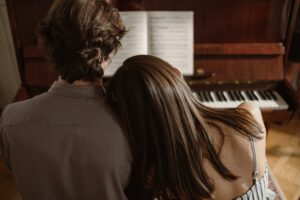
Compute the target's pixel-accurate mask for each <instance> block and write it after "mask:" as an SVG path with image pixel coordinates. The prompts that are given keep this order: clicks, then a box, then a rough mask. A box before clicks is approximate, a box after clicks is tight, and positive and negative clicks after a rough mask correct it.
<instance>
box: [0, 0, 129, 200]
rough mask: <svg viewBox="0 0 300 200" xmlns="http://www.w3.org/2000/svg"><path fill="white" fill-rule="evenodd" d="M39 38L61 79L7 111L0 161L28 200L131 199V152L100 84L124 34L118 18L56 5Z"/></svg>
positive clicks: (98, 7) (108, 11)
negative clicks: (128, 196)
mask: <svg viewBox="0 0 300 200" xmlns="http://www.w3.org/2000/svg"><path fill="white" fill-rule="evenodd" d="M38 33H39V44H40V46H41V47H42V48H43V49H44V50H45V51H46V52H47V55H48V57H49V59H50V60H51V61H52V63H53V66H54V68H55V70H56V71H57V72H58V74H59V75H60V78H59V80H58V81H56V82H54V83H53V85H52V86H51V88H50V89H49V90H48V92H46V93H44V94H41V95H39V96H36V97H34V98H32V99H29V100H26V101H23V102H18V103H14V104H11V105H8V106H7V107H6V108H5V109H4V111H3V113H2V117H1V121H0V159H1V160H3V161H4V163H6V165H7V167H8V168H9V169H11V170H12V172H13V173H14V175H15V177H16V180H17V184H18V188H19V191H20V193H21V196H22V198H23V199H24V200H27V199H28V200H35V199H36V200H44V199H45V200H47V199H57V200H67V199H72V200H76V199H80V200H93V199H102V200H106V199H107V200H110V199H111V200H122V199H126V196H125V192H124V190H125V188H126V186H127V183H128V179H129V175H130V169H131V160H132V158H131V152H130V149H129V146H128V143H127V139H126V137H125V135H124V133H123V132H122V130H121V128H120V125H119V123H118V122H117V120H116V118H115V116H114V115H113V113H112V111H111V110H110V109H109V107H108V105H106V101H105V98H104V91H103V90H102V89H101V87H100V84H99V83H100V80H101V77H102V75H103V70H104V69H105V68H106V66H107V63H108V60H109V57H110V55H111V54H113V53H114V52H116V51H117V49H118V48H119V46H120V39H121V38H122V36H123V35H124V33H125V27H124V25H123V23H122V21H121V19H120V16H119V13H118V11H117V10H116V9H115V8H114V7H113V6H112V5H110V4H109V3H108V2H107V1H105V0H57V1H54V3H53V5H52V6H51V8H50V10H49V12H48V14H47V16H46V17H45V19H44V20H43V21H42V22H41V24H40V26H39V31H38Z"/></svg>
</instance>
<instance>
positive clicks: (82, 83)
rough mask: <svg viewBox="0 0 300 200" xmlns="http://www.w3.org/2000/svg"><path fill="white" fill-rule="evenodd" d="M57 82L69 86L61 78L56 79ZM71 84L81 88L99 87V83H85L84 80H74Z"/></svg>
mask: <svg viewBox="0 0 300 200" xmlns="http://www.w3.org/2000/svg"><path fill="white" fill-rule="evenodd" d="M58 82H60V83H65V84H70V83H68V82H67V81H66V80H64V79H62V78H61V77H59V78H58ZM71 84H72V85H76V86H83V87H84V86H94V85H99V81H95V82H90V81H85V80H76V81H74V82H73V83H71Z"/></svg>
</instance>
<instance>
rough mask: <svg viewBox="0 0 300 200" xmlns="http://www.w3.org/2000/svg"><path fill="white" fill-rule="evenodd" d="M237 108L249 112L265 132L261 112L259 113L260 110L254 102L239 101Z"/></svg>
mask: <svg viewBox="0 0 300 200" xmlns="http://www.w3.org/2000/svg"><path fill="white" fill-rule="evenodd" d="M238 108H242V109H245V110H247V111H248V112H249V113H250V114H251V116H252V117H253V119H254V120H255V121H256V122H257V123H258V124H259V125H260V126H261V128H262V131H263V132H264V133H265V132H266V128H265V124H264V120H263V118H262V114H261V111H260V109H259V107H258V106H256V105H255V104H254V103H251V102H244V103H241V104H240V105H239V106H238Z"/></svg>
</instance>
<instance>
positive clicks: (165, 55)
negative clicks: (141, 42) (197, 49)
mask: <svg viewBox="0 0 300 200" xmlns="http://www.w3.org/2000/svg"><path fill="white" fill-rule="evenodd" d="M148 25H149V27H148V28H149V32H148V34H149V35H148V37H149V41H151V42H150V48H149V53H150V54H151V55H154V56H157V57H160V58H162V59H164V60H166V61H168V62H169V63H170V64H171V65H173V66H174V67H177V68H178V69H179V70H181V72H182V73H183V74H184V75H191V74H193V72H194V16H193V12H178V11H174V12H172V11H168V12H163V11H161V12H156V11H155V12H148Z"/></svg>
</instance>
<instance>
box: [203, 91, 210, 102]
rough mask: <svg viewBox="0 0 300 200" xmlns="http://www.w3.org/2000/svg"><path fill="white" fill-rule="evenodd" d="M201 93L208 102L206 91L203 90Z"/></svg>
mask: <svg viewBox="0 0 300 200" xmlns="http://www.w3.org/2000/svg"><path fill="white" fill-rule="evenodd" d="M202 94H203V97H204V99H205V101H206V102H209V99H208V96H207V94H206V92H203V93H202Z"/></svg>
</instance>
